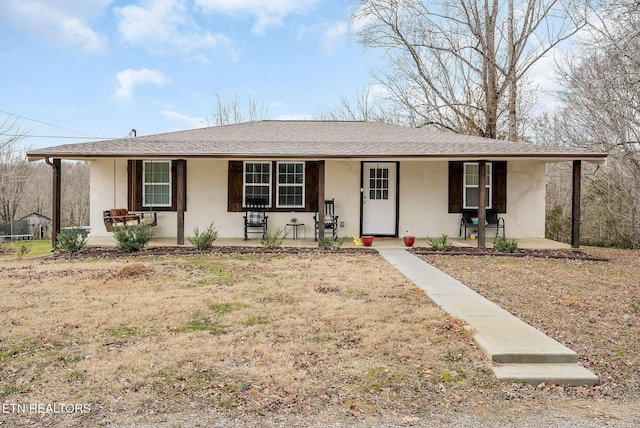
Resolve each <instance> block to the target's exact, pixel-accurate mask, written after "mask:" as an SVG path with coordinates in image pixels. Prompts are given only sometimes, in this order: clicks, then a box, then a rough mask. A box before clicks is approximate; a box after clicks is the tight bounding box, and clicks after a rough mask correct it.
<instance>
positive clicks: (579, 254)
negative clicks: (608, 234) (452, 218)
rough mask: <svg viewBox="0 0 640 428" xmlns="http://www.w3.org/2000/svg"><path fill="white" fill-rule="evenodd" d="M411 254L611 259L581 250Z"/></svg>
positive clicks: (423, 251)
mask: <svg viewBox="0 0 640 428" xmlns="http://www.w3.org/2000/svg"><path fill="white" fill-rule="evenodd" d="M411 252H412V253H413V254H415V255H419V256H427V255H432V256H434V255H443V256H495V257H540V258H545V259H570V260H588V261H597V262H608V261H609V259H606V258H603V257H600V256H594V255H593V254H588V253H585V252H584V251H580V250H531V249H518V250H515V251H514V252H513V253H505V252H501V251H498V250H496V249H493V248H477V247H449V248H447V249H446V250H435V249H433V248H431V247H415V248H412V249H411Z"/></svg>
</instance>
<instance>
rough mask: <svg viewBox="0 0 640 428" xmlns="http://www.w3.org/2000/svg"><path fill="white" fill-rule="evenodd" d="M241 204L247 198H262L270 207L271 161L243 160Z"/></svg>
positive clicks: (244, 202)
mask: <svg viewBox="0 0 640 428" xmlns="http://www.w3.org/2000/svg"><path fill="white" fill-rule="evenodd" d="M242 176H243V179H242V180H243V186H242V187H243V199H242V201H243V204H242V205H243V206H245V205H246V202H247V199H264V200H266V201H267V203H266V206H267V207H271V162H251V161H246V162H244V173H243V174H242Z"/></svg>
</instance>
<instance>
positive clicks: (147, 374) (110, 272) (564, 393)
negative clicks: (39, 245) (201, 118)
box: [0, 250, 640, 426]
mask: <svg viewBox="0 0 640 428" xmlns="http://www.w3.org/2000/svg"><path fill="white" fill-rule="evenodd" d="M598 254H600V255H605V256H607V257H612V258H613V257H615V259H613V260H612V261H610V262H591V261H567V260H555V261H554V260H545V259H529V258H526V259H523V258H520V259H506V258H493V257H488V256H482V257H462V256H455V257H452V256H437V255H436V256H425V258H426V259H427V260H428V261H429V262H432V263H434V264H436V265H437V266H438V267H440V268H442V269H443V270H445V271H449V272H450V274H452V275H454V276H457V277H459V279H461V280H462V281H463V282H465V283H466V284H467V285H469V286H474V287H478V288H479V289H480V291H481V292H483V293H484V292H486V293H487V297H489V298H490V299H494V300H495V301H496V303H498V304H503V305H504V306H505V307H506V308H507V309H509V310H511V311H513V312H514V313H516V315H519V316H521V317H522V318H523V319H525V321H527V322H530V323H532V324H534V325H535V326H536V327H538V328H542V329H544V330H545V332H546V333H547V334H549V335H550V336H552V337H554V338H556V339H558V340H560V341H562V342H563V343H565V344H566V345H567V346H569V347H572V348H573V349H574V350H576V351H577V352H578V353H579V355H580V356H581V358H582V359H583V362H584V363H585V365H586V366H587V367H588V368H589V369H591V370H592V371H594V372H595V373H596V374H598V375H599V376H601V378H602V379H603V384H602V385H599V386H596V387H592V388H561V387H554V386H550V385H540V386H538V387H530V386H522V385H515V384H513V385H512V384H501V383H498V382H497V381H496V380H495V379H494V377H493V373H492V370H491V366H490V363H489V361H488V360H487V358H486V356H485V355H484V354H483V353H482V352H481V351H479V350H478V348H477V347H476V345H475V343H474V341H473V339H472V332H469V331H467V330H466V329H465V328H464V326H463V325H462V324H461V323H460V322H459V321H457V320H455V319H452V318H450V317H449V316H447V315H446V314H444V313H442V312H441V311H440V310H439V309H437V308H436V307H435V306H434V305H433V304H432V303H431V301H430V300H429V299H428V297H427V296H426V295H425V294H424V293H423V292H422V291H421V290H419V289H418V288H417V287H415V286H414V285H413V284H412V283H410V282H409V281H408V280H407V279H406V278H404V277H403V276H402V275H401V274H400V273H399V272H397V271H396V270H395V269H394V268H393V267H391V266H390V265H388V264H387V263H386V262H385V261H384V260H383V259H382V258H381V257H379V256H378V255H376V254H370V253H369V254H365V253H358V252H357V251H356V252H351V253H340V252H336V253H313V252H309V253H303V254H260V253H259V250H258V253H256V254H239V253H238V254H233V253H232V254H201V255H178V256H176V255H165V256H158V255H156V256H150V255H147V256H145V255H139V256H132V257H126V258H117V259H111V258H90V259H83V260H65V259H57V260H44V261H43V260H42V259H23V260H8V259H6V258H5V259H3V260H2V261H0V263H1V266H0V284H1V285H0V301H1V302H2V306H1V307H0V313H1V314H2V319H3V328H2V331H1V333H0V367H1V369H0V401H2V403H3V412H2V414H0V424H5V425H7V426H21V425H24V426H28V425H33V424H34V423H35V424H38V426H42V425H44V426H47V425H49V426H89V425H90V426H113V425H114V424H121V425H124V426H130V425H136V426H138V425H140V424H145V423H149V424H152V423H153V424H159V425H161V426H198V424H200V425H201V426H202V425H206V426H228V425H237V426H242V425H243V424H246V425H261V426H269V425H282V426H288V425H292V424H295V425H307V426H308V425H314V424H317V425H318V426H324V425H330V424H334V425H336V426H341V425H345V426H346V425H349V426H353V425H362V426H370V425H376V424H379V425H387V426H388V425H400V426H403V425H430V424H435V425H456V426H459V425H465V424H469V425H474V424H477V423H483V424H484V425H496V426H498V425H504V424H505V423H513V421H518V420H525V419H524V418H527V417H532V416H533V415H536V416H535V417H536V418H538V419H537V420H538V421H541V422H544V421H547V422H550V423H553V422H554V421H555V422H558V421H560V420H563V421H572V420H573V421H585V422H595V423H600V424H602V423H614V424H621V425H629V426H632V425H635V424H636V423H637V422H638V420H639V418H640V412H639V411H638V410H637V409H638V404H640V403H639V398H640V397H639V389H638V384H639V382H638V377H637V376H638V375H637V371H638V355H639V352H640V343H639V341H638V337H640V322H639V316H640V314H639V310H640V309H639V306H640V294H639V290H638V278H640V262H639V261H638V254H637V253H633V252H614V251H604V250H601V251H600V252H599V253H598ZM554 284H555V286H554ZM552 290H555V293H556V294H550V292H551V291H552ZM32 404H38V405H43V406H46V405H55V404H71V405H72V406H71V407H69V406H67V408H66V409H65V407H61V406H59V407H58V409H62V410H61V411H60V412H57V413H55V412H46V407H43V408H42V409H43V411H42V412H38V411H35V412H29V411H28V410H29V409H28V407H25V409H26V410H27V411H25V412H20V410H21V407H18V406H19V405H23V406H28V405H32ZM52 409H53V410H55V407H53V408H52ZM5 410H6V411H5ZM71 410H73V411H71ZM541 411H542V413H541ZM540 418H542V419H540ZM545 418H546V419H545ZM559 418H563V419H559Z"/></svg>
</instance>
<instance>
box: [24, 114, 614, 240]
mask: <svg viewBox="0 0 640 428" xmlns="http://www.w3.org/2000/svg"><path fill="white" fill-rule="evenodd" d="M27 156H28V158H29V160H39V159H44V160H45V161H46V162H47V163H48V164H49V165H50V166H52V168H53V172H54V174H53V175H54V186H53V187H54V190H53V192H54V197H53V200H54V207H53V212H54V217H55V216H56V214H55V213H57V215H58V217H57V220H56V221H57V223H58V226H56V225H55V224H54V226H53V227H54V228H56V227H57V228H58V229H56V230H59V212H60V185H59V181H60V176H61V174H64V172H63V171H62V168H61V159H69V160H82V161H88V162H90V164H91V200H90V204H91V235H92V236H107V235H109V232H108V231H107V229H106V228H105V226H103V211H104V210H108V209H111V208H125V207H126V208H128V209H129V210H130V211H152V212H156V213H157V219H158V225H157V227H156V236H157V237H165V238H169V237H171V238H175V239H176V242H177V243H178V244H180V243H183V242H184V237H185V234H186V236H189V235H190V233H191V231H192V230H193V228H194V227H195V226H198V227H199V228H200V229H202V228H203V227H206V226H208V225H209V224H210V223H211V222H214V224H215V226H216V227H217V228H218V230H219V236H221V237H237V238H240V237H242V236H243V228H244V223H243V209H244V208H243V207H244V205H245V202H246V200H247V198H252V197H261V198H264V199H265V200H266V202H267V211H268V216H269V219H268V225H269V228H270V229H271V228H274V229H275V228H284V226H285V224H286V223H288V222H289V221H290V220H291V218H293V217H296V218H297V219H298V220H299V222H301V223H304V224H305V227H306V228H307V230H308V231H309V232H310V233H311V236H313V228H314V222H313V215H314V213H316V212H317V211H318V207H320V210H322V207H323V205H324V204H323V203H322V201H324V200H327V199H333V200H334V201H335V213H336V214H337V215H339V222H340V224H339V235H340V236H354V235H376V236H389V237H399V236H403V235H406V234H411V235H415V236H418V237H425V236H439V235H440V234H442V233H446V234H447V235H449V236H458V233H459V225H460V218H461V214H460V213H461V212H462V211H463V210H464V209H474V208H475V209H478V200H479V197H480V196H481V195H482V193H484V194H485V200H486V210H494V211H496V212H498V213H499V215H500V216H501V217H502V218H504V220H505V224H506V234H507V236H508V237H510V238H528V237H532V238H538V237H544V232H545V186H546V175H545V165H546V164H547V163H551V162H567V161H570V162H573V166H574V183H573V186H574V193H573V194H574V229H575V230H576V236H577V231H579V202H580V176H581V162H583V161H586V162H593V163H596V164H604V163H605V162H606V157H607V155H606V154H605V153H594V152H587V151H581V150H577V149H573V148H568V147H548V146H542V145H535V144H530V143H524V142H509V141H501V140H491V139H486V138H480V137H474V136H467V135H459V134H455V133H450V132H440V131H433V130H429V129H420V128H408V127H403V126H398V125H392V124H387V123H380V122H358V121H293V120H287V121H274V120H265V121H252V122H245V123H239V124H233V125H226V126H215V127H207V128H200V129H193V130H187V131H178V132H169V133H164V134H157V135H147V136H139V137H130V138H123V139H117V140H108V141H100V142H88V143H78V144H68V145H61V146H55V147H49V148H45V149H38V150H32V151H30V152H29V153H28V154H27ZM480 170H484V171H485V174H482V175H483V176H485V179H484V180H483V179H482V176H481V175H480V174H479V171H480ZM483 181H484V184H485V191H484V192H483V191H482V189H481V188H480V187H482V186H481V185H482V182H483ZM56 183H57V184H56ZM56 192H57V193H56ZM481 211H483V210H481ZM482 215H485V213H484V212H483V213H482ZM56 221H54V223H56ZM307 236H308V235H307Z"/></svg>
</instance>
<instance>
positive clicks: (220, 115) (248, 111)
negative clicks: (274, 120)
mask: <svg viewBox="0 0 640 428" xmlns="http://www.w3.org/2000/svg"><path fill="white" fill-rule="evenodd" d="M268 117H269V109H268V108H267V107H266V106H265V105H264V104H261V103H259V102H258V101H256V100H254V99H253V98H251V97H250V96H249V97H247V99H246V101H245V100H243V99H241V98H240V97H239V96H238V95H237V94H236V95H234V96H233V98H232V99H230V100H226V101H223V100H222V99H221V98H220V95H218V94H216V111H215V112H214V113H213V125H214V126H219V125H230V124H233V123H240V122H246V121H250V120H263V119H267V118H268Z"/></svg>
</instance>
